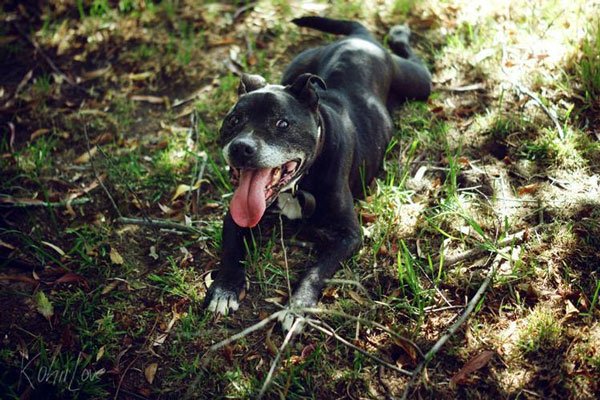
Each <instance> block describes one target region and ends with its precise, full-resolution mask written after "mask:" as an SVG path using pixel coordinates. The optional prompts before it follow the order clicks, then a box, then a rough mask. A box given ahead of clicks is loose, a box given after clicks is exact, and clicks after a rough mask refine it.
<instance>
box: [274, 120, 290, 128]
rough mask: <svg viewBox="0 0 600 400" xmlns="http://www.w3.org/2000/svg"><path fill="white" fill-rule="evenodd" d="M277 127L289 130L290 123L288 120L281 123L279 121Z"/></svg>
mask: <svg viewBox="0 0 600 400" xmlns="http://www.w3.org/2000/svg"><path fill="white" fill-rule="evenodd" d="M275 126H276V127H277V128H279V129H287V127H288V126H290V123H289V122H287V120H285V119H280V120H279V121H277V123H276V124H275Z"/></svg>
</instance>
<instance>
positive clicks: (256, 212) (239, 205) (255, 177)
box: [229, 168, 272, 228]
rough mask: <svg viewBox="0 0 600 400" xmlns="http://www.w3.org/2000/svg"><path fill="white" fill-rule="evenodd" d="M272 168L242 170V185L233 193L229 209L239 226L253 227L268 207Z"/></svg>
mask: <svg viewBox="0 0 600 400" xmlns="http://www.w3.org/2000/svg"><path fill="white" fill-rule="evenodd" d="M271 171H272V169H271V168H263V169H247V170H242V172H241V176H240V185H239V186H238V188H237V189H236V191H235V193H234V194H233V198H232V199H231V203H230V204H229V209H230V210H231V216H232V217H233V220H234V221H235V223H236V224H237V225H238V226H241V227H244V228H252V227H254V226H256V225H257V224H258V221H260V219H261V218H262V216H263V214H264V213H265V209H266V208H267V202H266V198H265V191H266V187H267V185H268V184H269V182H270V181H271Z"/></svg>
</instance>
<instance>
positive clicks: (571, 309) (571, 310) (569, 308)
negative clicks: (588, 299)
mask: <svg viewBox="0 0 600 400" xmlns="http://www.w3.org/2000/svg"><path fill="white" fill-rule="evenodd" d="M565 314H566V315H567V316H569V315H573V314H579V310H578V309H577V307H575V306H574V305H573V303H571V300H567V301H566V304H565Z"/></svg>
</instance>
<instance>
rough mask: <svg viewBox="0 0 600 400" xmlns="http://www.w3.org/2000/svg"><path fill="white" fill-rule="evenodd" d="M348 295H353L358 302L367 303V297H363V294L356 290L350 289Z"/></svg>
mask: <svg viewBox="0 0 600 400" xmlns="http://www.w3.org/2000/svg"><path fill="white" fill-rule="evenodd" d="M348 295H349V296H350V297H352V299H354V301H356V302H357V303H358V304H361V305H362V304H365V299H363V298H362V297H361V295H359V294H358V293H356V292H355V291H354V290H348Z"/></svg>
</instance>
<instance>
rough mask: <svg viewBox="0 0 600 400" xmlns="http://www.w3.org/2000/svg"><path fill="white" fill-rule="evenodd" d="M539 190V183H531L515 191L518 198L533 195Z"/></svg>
mask: <svg viewBox="0 0 600 400" xmlns="http://www.w3.org/2000/svg"><path fill="white" fill-rule="evenodd" d="M539 188H540V185H539V183H532V184H530V185H525V186H521V187H520V188H519V189H517V193H518V194H519V196H523V195H525V194H534V193H535V192H537V191H538V189H539Z"/></svg>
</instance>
